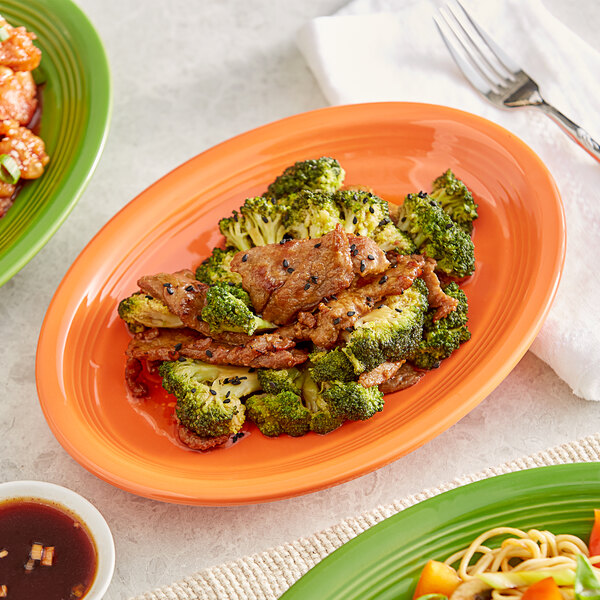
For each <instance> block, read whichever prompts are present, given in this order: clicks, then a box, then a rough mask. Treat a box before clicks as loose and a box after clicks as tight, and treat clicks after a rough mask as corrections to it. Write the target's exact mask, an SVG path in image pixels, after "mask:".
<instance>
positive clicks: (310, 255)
mask: <svg viewBox="0 0 600 600" xmlns="http://www.w3.org/2000/svg"><path fill="white" fill-rule="evenodd" d="M344 176H345V172H344V170H343V168H342V167H341V165H340V164H339V163H338V161H337V160H335V159H332V158H327V157H322V158H319V159H316V160H306V161H303V162H298V163H296V164H294V165H292V166H290V167H289V168H287V169H286V170H285V171H284V172H283V173H282V174H281V175H280V176H279V177H277V179H276V180H275V181H274V182H273V183H271V185H269V186H268V188H267V190H266V191H265V192H264V194H263V195H262V196H258V197H254V198H248V199H247V200H246V201H245V202H244V204H243V206H241V207H240V208H239V210H237V211H234V212H233V214H231V216H228V217H225V218H223V219H221V221H220V222H219V230H220V232H221V233H222V234H223V237H224V241H223V243H222V245H221V246H220V247H217V248H215V249H214V250H213V251H212V254H211V255H210V256H209V257H207V258H206V259H205V260H204V261H203V262H202V263H201V264H200V265H195V266H196V269H195V271H193V270H190V269H183V270H181V271H177V272H175V273H157V274H153V275H144V276H143V277H141V278H140V279H139V281H138V282H137V283H138V287H139V290H138V291H136V292H135V293H134V294H133V295H131V296H129V297H128V298H125V299H123V300H122V301H121V302H120V304H119V307H118V312H119V316H120V317H121V318H122V319H123V320H124V321H125V323H126V324H127V326H128V327H129V330H130V331H131V333H132V334H133V337H132V339H131V341H130V343H129V346H128V348H127V351H126V355H127V366H126V373H125V375H126V381H127V384H128V386H129V390H130V392H131V394H132V395H133V396H135V397H138V398H143V397H146V396H148V394H149V389H148V383H147V380H146V379H145V374H146V372H148V371H149V372H151V373H158V374H159V375H160V377H161V378H162V386H163V387H164V389H165V390H166V391H167V392H168V393H169V394H172V395H173V396H174V398H175V399H176V404H175V414H176V417H177V423H178V435H179V438H180V440H181V441H182V442H183V443H184V444H186V445H187V446H189V447H191V448H193V449H198V450H207V449H209V448H213V447H218V446H221V445H223V444H225V443H227V442H230V441H232V440H233V441H236V440H237V439H239V437H241V436H242V435H243V431H242V428H243V426H244V423H245V422H246V420H248V421H250V422H252V423H254V424H255V425H256V426H257V427H258V429H259V430H260V431H261V433H262V434H264V435H266V436H271V437H273V436H279V435H282V434H287V435H290V436H302V435H305V434H306V433H308V432H310V431H313V432H316V433H318V434H326V433H329V432H331V431H333V430H334V429H337V428H338V427H340V426H341V425H342V424H343V423H344V421H358V420H366V419H369V418H371V417H372V416H373V415H375V414H376V413H377V412H380V411H381V410H382V409H383V406H384V394H387V393H390V392H395V391H398V390H402V389H405V388H407V387H409V386H411V385H414V384H415V383H417V382H418V381H419V379H420V378H421V377H422V376H423V375H424V374H425V373H427V371H428V370H431V369H434V368H436V367H438V366H439V365H440V363H441V361H443V360H444V359H446V358H447V357H449V356H450V355H451V354H452V352H454V351H455V350H456V349H457V348H458V347H459V346H460V345H461V344H462V343H464V342H466V341H467V340H469V338H470V336H471V334H470V332H469V330H468V328H467V310H468V305H467V297H466V295H465V293H464V292H463V290H462V289H461V288H460V286H459V283H461V282H462V281H463V280H464V278H466V277H468V276H469V275H471V274H472V273H473V271H474V266H475V258H474V247H473V242H472V240H471V232H472V228H473V220H474V219H476V218H477V205H476V204H475V202H474V200H473V197H472V195H471V193H470V191H469V190H468V189H467V187H466V186H465V184H464V183H463V182H461V181H460V180H459V179H457V178H456V177H455V176H454V174H453V173H452V171H450V170H448V171H446V172H445V173H443V174H442V175H441V176H440V177H438V178H437V179H436V180H435V181H434V182H433V187H432V191H431V192H430V193H426V192H423V191H419V192H418V193H414V194H408V195H407V196H406V198H405V200H404V203H403V204H402V205H401V206H392V205H388V203H387V202H386V201H385V200H383V199H382V198H380V197H379V196H377V195H376V194H374V193H372V192H371V191H368V190H367V189H364V188H352V187H343V182H344ZM144 366H145V367H146V368H144Z"/></svg>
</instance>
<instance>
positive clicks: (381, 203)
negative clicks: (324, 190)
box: [333, 190, 391, 237]
mask: <svg viewBox="0 0 600 600" xmlns="http://www.w3.org/2000/svg"><path fill="white" fill-rule="evenodd" d="M333 198H334V201H335V203H336V205H337V207H338V210H339V212H340V218H341V220H342V225H343V226H344V230H345V231H346V232H347V233H354V234H355V235H356V234H358V235H366V236H369V237H371V236H372V235H373V234H374V232H375V230H376V229H377V228H378V227H380V226H383V225H386V224H387V223H388V222H389V223H391V219H390V212H389V208H388V204H387V202H386V201H385V200H383V199H381V198H380V197H379V196H376V195H375V194H373V193H371V192H366V191H363V190H339V191H338V192H336V193H335V194H334V195H333Z"/></svg>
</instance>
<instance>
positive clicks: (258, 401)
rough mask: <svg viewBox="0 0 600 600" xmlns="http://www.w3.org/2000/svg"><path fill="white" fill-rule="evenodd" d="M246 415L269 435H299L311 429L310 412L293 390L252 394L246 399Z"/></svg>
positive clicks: (262, 431) (263, 432)
mask: <svg viewBox="0 0 600 600" xmlns="http://www.w3.org/2000/svg"><path fill="white" fill-rule="evenodd" d="M246 415H247V417H248V418H249V419H250V420H251V421H252V422H253V423H255V424H256V426H257V427H258V428H259V429H260V431H261V433H262V434H264V435H267V436H269V437H275V436H278V435H281V434H282V433H287V434H288V435H291V436H294V437H298V436H301V435H304V434H305V433H307V432H308V431H309V426H310V412H309V411H308V410H307V409H306V407H305V406H304V404H302V400H301V399H300V396H298V394H294V393H293V392H280V393H279V394H256V395H254V396H251V397H250V398H248V399H247V400H246Z"/></svg>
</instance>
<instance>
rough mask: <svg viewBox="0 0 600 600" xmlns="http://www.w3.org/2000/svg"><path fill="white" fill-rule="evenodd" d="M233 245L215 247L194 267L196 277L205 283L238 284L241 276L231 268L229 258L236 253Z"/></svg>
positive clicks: (240, 281)
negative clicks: (223, 248)
mask: <svg viewBox="0 0 600 600" xmlns="http://www.w3.org/2000/svg"><path fill="white" fill-rule="evenodd" d="M237 252H238V251H237V250H236V249H235V248H233V247H231V246H230V247H229V248H225V250H222V249H221V248H215V249H214V250H213V251H212V254H211V255H210V256H209V257H208V258H205V259H204V260H203V261H202V264H201V265H200V266H199V267H198V268H197V269H196V279H197V280H198V281H201V282H202V283H206V284H207V285H213V284H215V283H232V284H235V285H240V286H241V283H242V276H241V275H240V274H239V273H234V272H233V271H232V270H231V259H232V258H233V257H234V256H235V255H236V254H237Z"/></svg>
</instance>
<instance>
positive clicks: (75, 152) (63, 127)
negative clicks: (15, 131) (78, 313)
mask: <svg viewBox="0 0 600 600" xmlns="http://www.w3.org/2000/svg"><path fill="white" fill-rule="evenodd" d="M0 14H2V15H3V16H4V17H5V18H6V20H7V21H8V22H9V23H10V24H11V25H14V26H18V25H24V26H25V27H27V29H28V30H30V31H33V32H34V33H35V34H36V35H37V37H38V39H37V40H36V44H37V45H38V46H39V47H40V48H41V50H42V62H41V64H40V67H39V68H38V72H39V74H40V75H41V77H42V78H43V81H45V84H44V86H43V88H42V121H41V128H40V135H41V137H42V139H43V140H44V142H45V143H46V150H47V152H48V154H49V155H50V163H49V164H48V167H47V169H46V172H45V173H44V175H43V176H42V177H40V178H39V179H36V180H35V181H31V182H27V183H26V184H25V185H24V187H23V189H22V190H21V192H20V193H19V195H18V196H17V199H16V201H15V203H14V204H13V206H12V207H11V208H10V209H9V211H8V213H7V214H6V216H4V217H3V218H2V219H0V285H2V284H4V283H6V281H7V280H8V279H10V278H11V277H12V276H13V275H14V274H15V273H16V272H17V271H19V269H21V268H22V267H23V266H24V265H25V264H27V262H28V261H29V260H31V258H33V256H35V254H36V253H37V252H38V251H39V250H40V249H41V248H42V247H43V246H44V244H45V243H46V242H47V241H48V240H49V239H50V237H51V236H52V235H53V234H54V232H55V231H56V230H57V229H58V228H59V226H60V225H61V223H62V222H63V221H64V220H65V218H66V217H67V215H68V214H69V212H70V211H71V209H72V208H73V206H75V203H76V202H77V200H78V199H79V196H80V195H81V193H82V192H83V190H84V188H85V186H86V184H87V182H88V181H89V179H90V177H91V175H92V173H93V171H94V169H95V167H96V164H97V163H98V159H99V158H100V154H101V152H102V148H103V146H104V141H105V139H106V135H107V133H108V123H109V119H110V112H111V85H110V73H109V69H108V61H107V59H106V54H105V53H104V48H103V47H102V42H101V41H100V38H99V37H98V34H97V33H96V31H95V30H94V28H93V27H92V25H91V24H90V22H89V21H88V20H87V18H86V16H85V15H84V14H83V13H82V12H81V10H80V9H79V8H77V6H75V4H73V3H72V2H70V1H69V0H0Z"/></svg>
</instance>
